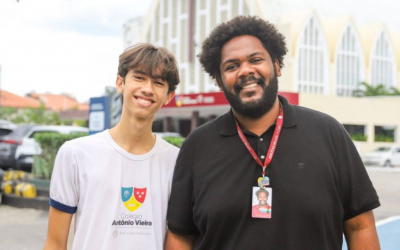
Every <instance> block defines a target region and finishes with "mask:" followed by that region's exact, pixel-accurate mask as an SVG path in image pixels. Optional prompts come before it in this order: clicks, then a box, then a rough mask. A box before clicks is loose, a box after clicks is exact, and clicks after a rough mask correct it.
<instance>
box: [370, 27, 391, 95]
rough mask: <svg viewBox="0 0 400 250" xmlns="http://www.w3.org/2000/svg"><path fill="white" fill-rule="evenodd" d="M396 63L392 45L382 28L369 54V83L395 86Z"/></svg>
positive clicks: (388, 86)
mask: <svg viewBox="0 0 400 250" xmlns="http://www.w3.org/2000/svg"><path fill="white" fill-rule="evenodd" d="M395 73H396V65H395V58H394V53H393V49H392V46H391V44H390V41H389V38H388V36H387V34H386V32H385V31H384V30H382V31H381V33H380V34H379V36H378V38H377V39H376V41H375V46H374V47H373V52H372V56H371V85H372V86H377V85H379V84H382V85H384V86H385V87H387V88H390V87H395V86H396V82H395Z"/></svg>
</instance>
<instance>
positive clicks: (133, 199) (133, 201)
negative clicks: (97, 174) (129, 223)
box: [121, 187, 147, 212]
mask: <svg viewBox="0 0 400 250" xmlns="http://www.w3.org/2000/svg"><path fill="white" fill-rule="evenodd" d="M146 193H147V188H134V187H129V188H125V187H121V198H122V202H123V203H124V205H125V207H126V208H127V209H128V210H129V211H131V212H133V211H135V210H136V209H138V208H139V207H141V206H142V204H143V202H144V200H145V199H146Z"/></svg>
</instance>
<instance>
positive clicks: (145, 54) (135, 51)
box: [118, 43, 180, 92]
mask: <svg viewBox="0 0 400 250" xmlns="http://www.w3.org/2000/svg"><path fill="white" fill-rule="evenodd" d="M131 69H135V70H138V71H142V72H143V74H145V75H148V76H150V77H152V78H154V79H161V80H163V81H166V82H167V83H168V92H172V91H174V90H175V89H176V86H177V85H178V84H179V82H180V79H179V71H178V63H177V62H176V60H175V57H174V56H173V55H172V54H171V53H170V52H169V51H168V50H167V49H165V48H157V47H155V46H153V45H151V44H149V43H141V44H137V45H134V46H132V47H129V48H127V49H126V50H125V51H124V53H122V54H121V55H120V56H119V65H118V75H119V76H121V77H123V78H125V76H126V75H127V74H128V71H129V70H131Z"/></svg>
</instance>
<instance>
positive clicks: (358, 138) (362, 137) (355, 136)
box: [350, 133, 367, 141]
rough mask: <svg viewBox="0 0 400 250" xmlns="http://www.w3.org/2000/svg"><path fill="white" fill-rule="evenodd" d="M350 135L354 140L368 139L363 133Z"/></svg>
mask: <svg viewBox="0 0 400 250" xmlns="http://www.w3.org/2000/svg"><path fill="white" fill-rule="evenodd" d="M350 137H351V139H353V141H367V136H366V135H364V134H361V133H357V134H352V135H350Z"/></svg>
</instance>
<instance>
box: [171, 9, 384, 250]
mask: <svg viewBox="0 0 400 250" xmlns="http://www.w3.org/2000/svg"><path fill="white" fill-rule="evenodd" d="M286 52H287V49H286V44H285V39H284V37H283V36H282V35H281V34H280V33H279V32H278V31H277V30H276V28H275V27H274V26H273V25H272V24H270V23H268V22H266V21H264V20H262V19H260V18H256V17H243V16H241V17H237V18H235V19H233V20H231V21H229V22H227V23H223V24H221V25H219V26H218V27H216V28H215V29H214V30H213V31H212V32H211V34H210V36H209V37H208V38H207V39H206V40H205V41H204V43H203V48H202V53H201V54H200V55H199V57H200V62H201V64H202V65H203V68H204V70H205V71H206V72H208V73H209V74H210V76H211V77H213V78H215V79H216V81H217V83H218V85H219V87H220V88H221V90H222V91H224V93H225V96H226V98H227V100H228V101H229V103H230V105H231V107H232V109H231V111H230V112H228V113H226V114H225V115H222V116H220V117H218V118H216V119H214V120H213V121H211V122H209V123H207V124H205V125H203V126H201V127H199V128H198V129H196V130H195V131H193V132H192V133H191V134H190V135H189V136H188V138H187V139H186V141H185V143H184V145H183V147H182V149H181V151H180V154H179V156H178V159H177V163H176V168H175V173H174V180H173V184H172V192H171V198H170V201H169V207H168V215H167V219H168V228H169V231H168V236H167V241H166V249H167V250H171V249H207V250H209V249H216V250H220V249H257V248H259V246H268V247H266V249H279V250H281V249H296V250H299V249H300V250H302V249H307V250H310V249H337V250H339V249H341V248H342V241H343V233H344V234H345V237H346V241H347V244H348V247H349V249H379V241H378V238H377V233H376V228H375V222H374V215H373V212H372V210H373V209H374V208H376V207H378V206H379V205H380V203H379V199H378V196H377V194H376V191H375V189H374V188H373V186H372V183H371V181H370V179H369V177H368V174H367V173H366V171H365V168H364V166H363V164H362V162H361V159H360V157H359V155H358V153H357V150H356V149H355V147H354V144H353V143H352V141H351V139H350V138H349V136H348V134H347V133H346V131H345V130H344V128H343V126H342V125H341V124H339V123H338V122H337V121H336V120H335V119H334V118H332V117H330V116H328V115H326V114H323V113H320V112H317V111H313V110H310V109H306V108H302V107H298V106H293V105H290V104H289V103H288V102H287V100H286V99H285V98H283V97H281V96H278V94H277V93H278V80H277V78H278V77H279V76H281V68H282V67H283V57H284V55H285V54H286ZM264 189H267V190H268V193H269V195H270V196H271V197H272V203H271V204H273V207H274V209H273V210H271V211H270V216H254V214H253V215H252V204H255V201H254V199H256V198H255V195H254V193H255V191H257V190H264ZM252 200H253V202H252Z"/></svg>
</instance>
